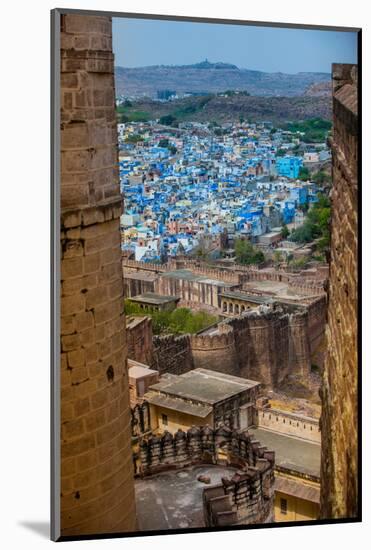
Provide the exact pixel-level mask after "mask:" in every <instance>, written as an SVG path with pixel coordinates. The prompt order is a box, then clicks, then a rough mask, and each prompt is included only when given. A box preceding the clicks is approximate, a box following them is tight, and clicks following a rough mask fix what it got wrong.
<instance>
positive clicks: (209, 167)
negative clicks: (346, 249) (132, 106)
mask: <svg viewBox="0 0 371 550" xmlns="http://www.w3.org/2000/svg"><path fill="white" fill-rule="evenodd" d="M118 131H119V149H120V153H119V155H120V181H121V191H122V193H123V194H124V197H125V214H124V215H123V216H122V217H121V228H122V238H123V240H122V250H123V252H124V254H125V255H126V256H127V257H132V258H134V259H135V260H140V261H143V262H146V261H147V262H164V261H165V262H166V261H167V259H168V258H174V257H176V256H179V255H184V254H185V255H188V256H199V257H203V258H206V257H207V258H209V259H217V258H218V259H220V258H221V257H225V256H228V255H229V256H230V255H231V254H232V253H233V250H232V249H233V248H234V243H235V241H236V240H238V239H247V240H249V241H250V242H251V243H252V244H253V245H255V246H256V247H257V248H259V249H261V250H263V251H264V253H265V258H266V259H267V260H268V259H272V253H273V250H274V252H276V255H275V257H276V258H282V260H287V257H289V259H292V258H293V257H294V258H295V259H298V258H305V257H307V255H308V249H307V248H304V249H303V242H300V241H304V242H305V240H307V239H304V240H303V239H301V238H300V234H299V233H298V232H297V231H296V232H295V230H296V229H297V228H299V227H300V226H302V225H303V223H304V220H305V213H306V211H307V210H308V209H310V208H311V207H312V206H313V205H314V204H315V203H316V202H317V201H318V195H319V193H320V192H323V188H324V185H325V184H326V183H328V181H329V179H330V178H329V176H328V170H329V165H330V153H329V150H328V147H327V145H326V132H325V131H324V132H323V136H324V139H323V142H319V143H314V144H307V143H304V142H303V141H302V140H301V138H302V137H303V136H304V135H305V132H300V131H289V130H282V129H276V128H274V127H273V125H272V123H270V122H257V123H250V124H248V123H237V124H225V125H223V126H218V125H213V124H202V123H191V122H186V123H180V124H179V127H178V128H172V127H166V126H164V125H163V124H160V123H159V122H150V123H140V122H137V123H133V122H132V123H126V124H122V123H121V124H119V125H118ZM326 172H327V173H326ZM291 232H293V233H292V237H293V240H292V241H291V242H290V241H288V240H287V237H289V235H290V233H291ZM295 236H296V238H295ZM295 240H296V241H299V243H298V244H300V245H301V246H297V245H295Z"/></svg>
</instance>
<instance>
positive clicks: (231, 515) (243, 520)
mask: <svg viewBox="0 0 371 550" xmlns="http://www.w3.org/2000/svg"><path fill="white" fill-rule="evenodd" d="M139 457H140V460H139V464H137V472H136V473H137V475H138V476H141V477H146V476H152V475H155V474H157V473H160V472H164V471H166V470H169V469H171V470H173V469H180V468H185V467H190V466H196V465H201V464H220V463H222V464H227V465H229V466H233V467H235V468H238V470H237V471H236V473H235V474H234V475H233V476H232V477H231V478H230V479H229V478H222V479H221V482H220V484H218V485H213V486H212V487H207V488H205V489H204V491H203V507H204V518H205V525H206V526H222V525H236V524H237V525H238V524H241V525H243V524H253V523H266V522H271V521H273V499H274V464H275V455H274V451H270V450H268V449H267V448H266V447H264V446H262V445H260V443H259V442H258V441H256V440H254V438H253V437H252V436H251V435H250V434H249V433H247V432H244V433H239V432H237V431H232V430H230V429H229V428H227V427H225V426H222V427H220V428H218V429H216V430H213V429H211V428H210V427H209V426H204V427H196V426H193V427H192V428H190V429H189V430H188V431H186V432H185V431H183V430H178V431H177V432H176V433H175V434H174V435H172V434H170V433H169V432H165V433H164V434H163V435H161V436H153V437H150V438H148V439H143V440H142V441H141V443H140V451H139Z"/></svg>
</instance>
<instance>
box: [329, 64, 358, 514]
mask: <svg viewBox="0 0 371 550" xmlns="http://www.w3.org/2000/svg"><path fill="white" fill-rule="evenodd" d="M332 77H333V111H334V119H333V124H334V128H333V138H332V144H331V145H332V155H333V161H332V177H333V185H332V190H331V201H332V223H331V257H330V278H329V296H328V327H327V348H328V352H327V357H326V361H325V368H324V374H323V384H322V421H321V425H322V465H321V517H322V518H339V517H355V516H356V515H357V510H358V452H357V451H358V433H357V430H358V423H357V415H358V411H357V399H358V382H357V380H358V362H357V300H358V294H357V251H358V247H357V215H358V204H357V189H358V181H357V147H358V111H357V67H356V66H351V65H338V64H335V65H333V73H332Z"/></svg>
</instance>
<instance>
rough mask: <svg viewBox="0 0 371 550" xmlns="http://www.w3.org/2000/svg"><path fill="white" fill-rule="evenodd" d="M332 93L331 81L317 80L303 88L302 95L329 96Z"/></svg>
mask: <svg viewBox="0 0 371 550" xmlns="http://www.w3.org/2000/svg"><path fill="white" fill-rule="evenodd" d="M331 94H332V84H331V82H317V83H316V84H311V85H310V86H308V88H307V89H306V90H305V92H304V95H305V96H307V97H323V96H327V97H329V96H331Z"/></svg>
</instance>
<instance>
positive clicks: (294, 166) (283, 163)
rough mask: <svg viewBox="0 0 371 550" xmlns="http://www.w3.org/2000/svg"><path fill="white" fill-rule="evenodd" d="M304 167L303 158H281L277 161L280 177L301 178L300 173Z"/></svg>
mask: <svg viewBox="0 0 371 550" xmlns="http://www.w3.org/2000/svg"><path fill="white" fill-rule="evenodd" d="M302 165H303V159H302V158H301V157H291V156H287V157H280V158H278V159H277V161H276V169H277V173H278V175H279V176H285V177H286V178H292V179H296V178H297V177H298V176H299V171H300V168H301V166H302Z"/></svg>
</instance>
